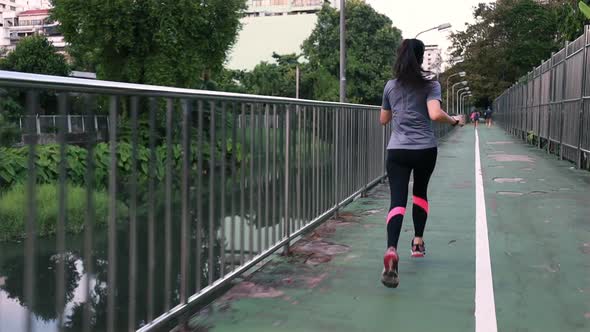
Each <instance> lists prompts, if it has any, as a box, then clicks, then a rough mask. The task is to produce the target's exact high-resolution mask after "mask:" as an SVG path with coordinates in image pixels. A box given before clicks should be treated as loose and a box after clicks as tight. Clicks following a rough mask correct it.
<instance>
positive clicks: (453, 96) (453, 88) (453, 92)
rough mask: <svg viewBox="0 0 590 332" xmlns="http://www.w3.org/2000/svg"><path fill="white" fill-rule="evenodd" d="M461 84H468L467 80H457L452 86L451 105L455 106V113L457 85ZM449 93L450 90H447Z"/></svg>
mask: <svg viewBox="0 0 590 332" xmlns="http://www.w3.org/2000/svg"><path fill="white" fill-rule="evenodd" d="M459 84H463V85H464V86H465V85H467V81H462V82H457V83H455V84H453V87H452V88H451V98H452V99H451V105H452V106H453V113H454V112H455V87H456V86H457V85H459ZM447 94H448V91H447ZM448 111H449V109H448V108H447V112H448Z"/></svg>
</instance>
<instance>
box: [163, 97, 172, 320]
mask: <svg viewBox="0 0 590 332" xmlns="http://www.w3.org/2000/svg"><path fill="white" fill-rule="evenodd" d="M173 107H174V106H173V101H172V99H167V100H166V169H165V171H166V179H165V181H166V184H165V193H164V196H165V211H164V214H165V216H164V223H165V225H164V228H165V229H164V237H165V240H164V255H165V262H164V264H165V266H164V310H166V311H168V310H170V300H171V298H170V297H171V295H172V294H171V293H172V288H171V287H172V162H173V161H174V155H173V153H172V115H173V114H172V112H173Z"/></svg>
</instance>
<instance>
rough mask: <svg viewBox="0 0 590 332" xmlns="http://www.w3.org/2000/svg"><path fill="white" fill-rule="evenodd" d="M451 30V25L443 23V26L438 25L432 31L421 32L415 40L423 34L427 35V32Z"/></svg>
mask: <svg viewBox="0 0 590 332" xmlns="http://www.w3.org/2000/svg"><path fill="white" fill-rule="evenodd" d="M450 28H451V23H443V24H441V25H437V26H435V27H434V28H430V29H428V30H424V31H422V32H420V33H419V34H417V35H416V37H414V38H416V39H417V38H418V36H420V35H421V34H423V33H425V32H428V31H432V30H438V31H443V30H447V29H450Z"/></svg>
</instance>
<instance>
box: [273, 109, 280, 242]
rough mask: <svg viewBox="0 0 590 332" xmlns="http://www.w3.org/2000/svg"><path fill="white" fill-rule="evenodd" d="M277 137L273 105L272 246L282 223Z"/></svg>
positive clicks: (275, 110)
mask: <svg viewBox="0 0 590 332" xmlns="http://www.w3.org/2000/svg"><path fill="white" fill-rule="evenodd" d="M277 135H278V119H277V105H276V104H273V105H272V172H271V173H272V178H271V181H272V182H271V184H272V195H271V197H272V244H273V245H274V244H275V243H276V241H277V234H276V233H277V223H278V222H280V215H279V218H278V220H277V199H278V197H277V196H278V195H277V153H278V152H277Z"/></svg>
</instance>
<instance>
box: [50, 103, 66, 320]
mask: <svg viewBox="0 0 590 332" xmlns="http://www.w3.org/2000/svg"><path fill="white" fill-rule="evenodd" d="M57 107H58V111H59V115H60V120H59V124H58V134H57V140H58V143H59V166H58V167H59V185H58V186H59V188H58V190H59V200H58V201H59V211H58V220H57V257H58V259H57V278H56V282H57V285H56V290H57V291H56V293H55V295H56V296H55V297H56V300H57V302H56V308H57V317H58V319H57V328H58V330H59V331H63V329H64V317H63V315H64V309H65V308H64V307H65V301H66V298H65V287H66V286H65V283H66V280H65V278H66V275H65V262H64V261H65V259H66V223H67V220H66V218H67V210H66V209H67V205H66V204H67V190H66V188H67V187H66V181H67V159H66V158H67V154H66V133H65V130H66V128H65V123H64V122H65V121H64V120H65V119H64V116H65V115H66V114H67V113H68V109H67V108H68V94H67V93H66V92H62V93H59V94H58V96H57ZM53 121H54V126H55V125H56V124H55V117H53Z"/></svg>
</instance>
